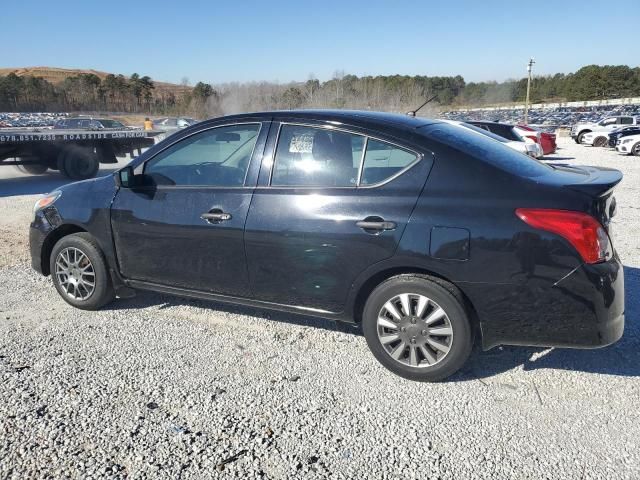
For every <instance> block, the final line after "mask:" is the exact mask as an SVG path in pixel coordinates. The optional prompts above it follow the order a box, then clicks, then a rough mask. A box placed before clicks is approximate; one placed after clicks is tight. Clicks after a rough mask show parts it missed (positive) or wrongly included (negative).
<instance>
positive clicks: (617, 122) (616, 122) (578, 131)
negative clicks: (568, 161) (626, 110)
mask: <svg viewBox="0 0 640 480" xmlns="http://www.w3.org/2000/svg"><path fill="white" fill-rule="evenodd" d="M631 125H640V117H633V116H629V115H619V116H616V117H605V118H603V119H602V120H600V121H598V122H595V123H589V122H587V123H576V124H575V125H574V126H573V127H571V138H573V139H574V140H575V142H576V143H582V138H583V137H584V136H585V135H586V134H587V133H589V132H600V133H609V132H611V131H612V130H615V129H616V128H620V127H624V126H631Z"/></svg>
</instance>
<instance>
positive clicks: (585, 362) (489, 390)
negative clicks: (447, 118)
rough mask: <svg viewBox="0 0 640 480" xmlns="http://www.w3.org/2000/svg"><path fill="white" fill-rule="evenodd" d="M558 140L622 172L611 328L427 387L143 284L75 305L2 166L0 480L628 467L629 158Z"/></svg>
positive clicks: (638, 258) (307, 334)
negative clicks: (42, 265) (43, 273)
mask: <svg viewBox="0 0 640 480" xmlns="http://www.w3.org/2000/svg"><path fill="white" fill-rule="evenodd" d="M563 140H564V139H561V146H562V147H563V148H562V150H560V151H559V152H558V155H557V157H575V159H574V158H570V159H567V160H562V161H566V162H568V163H583V164H593V165H606V166H612V167H615V168H619V169H621V170H623V171H624V173H625V180H624V182H623V184H622V185H621V186H620V187H619V188H618V190H617V199H618V204H619V206H620V210H619V215H618V217H617V218H616V222H615V223H616V225H615V226H616V238H615V244H616V247H617V249H618V251H619V252H620V254H621V256H622V258H623V260H624V263H625V265H626V267H627V269H626V286H627V328H626V332H625V336H624V337H623V339H622V340H621V341H620V342H619V343H617V344H616V345H614V346H612V347H609V348H606V349H602V350H594V351H574V350H561V349H533V348H511V347H505V348H499V349H494V350H492V351H490V352H485V353H481V352H474V354H473V355H472V358H471V360H470V361H469V363H468V364H467V366H466V367H465V369H464V370H463V371H462V372H461V373H460V374H458V375H456V376H455V377H454V378H453V379H452V380H451V381H449V382H447V383H442V384H419V383H413V382H410V381H407V380H404V379H401V378H399V377H396V376H394V375H393V374H391V373H389V372H387V371H386V370H385V369H383V368H382V367H381V366H379V365H378V364H377V363H376V361H375V360H374V359H373V356H372V355H371V354H370V353H369V352H368V349H367V347H366V344H365V341H364V338H363V337H362V336H361V335H360V334H359V333H358V332H357V331H351V330H350V329H348V328H344V327H343V328H336V326H335V325H334V324H332V323H330V322H324V321H320V320H315V319H311V318H305V317H295V316H292V315H288V314H281V313H273V312H266V311H259V310H249V309H242V308H235V307H228V306H222V305H219V304H214V303H207V302H200V301H192V300H182V299H176V298H173V297H168V296H161V295H155V294H141V295H139V296H138V297H136V298H134V299H130V300H119V301H117V302H116V303H114V304H112V305H111V306H109V307H107V308H106V309H104V310H102V311H100V312H83V311H80V310H75V309H73V308H71V307H70V306H68V305H67V304H66V303H65V302H64V301H63V300H62V299H61V298H59V297H58V295H57V294H56V293H55V291H54V289H53V287H52V285H51V282H50V279H48V278H43V277H39V276H37V275H36V274H35V273H33V272H32V271H31V270H30V268H29V265H28V264H27V262H26V258H27V257H26V255H25V254H24V248H25V245H26V230H25V226H26V225H27V223H28V219H29V217H30V215H31V213H30V208H31V204H32V200H33V198H30V197H24V196H19V195H15V194H11V193H7V192H9V187H8V185H9V184H10V183H9V182H7V181H6V180H3V179H2V178H1V177H0V212H2V213H3V217H4V218H2V219H0V242H1V243H2V244H3V245H2V247H0V253H2V256H0V258H2V259H3V263H2V264H0V285H1V286H2V295H1V296H0V376H1V380H2V381H1V382H0V422H1V427H0V478H27V477H29V478H45V477H48V478H60V477H72V478H98V477H100V478H102V477H114V478H124V477H132V478H146V477H153V478H177V477H184V478H211V477H217V476H219V477H221V478H222V477H223V478H233V477H236V478H293V477H300V476H305V477H307V478H325V477H331V478H421V479H422V478H434V479H435V478H444V479H454V478H456V479H459V478H469V479H475V478H487V479H489V478H491V479H513V478H535V479H538V478H562V479H569V478H576V479H579V478H585V479H588V478H602V479H614V478H615V479H617V478H629V479H632V478H640V449H639V447H640V440H639V439H640V421H639V420H640V419H639V418H638V417H639V406H638V405H639V399H640V382H639V381H638V376H639V375H640V328H639V327H638V321H639V312H640V297H639V292H638V287H639V285H640V273H639V272H640V269H639V268H640V241H639V238H638V231H640V206H639V205H638V201H639V200H640V191H639V190H640V158H629V157H620V156H618V155H616V154H615V153H613V152H608V151H604V150H601V149H595V148H587V147H581V146H577V145H575V144H573V143H572V142H569V141H566V140H564V141H563ZM0 175H3V172H2V170H0ZM38 181H41V182H45V183H46V182H47V181H48V180H40V179H33V180H29V181H28V182H32V183H29V185H30V188H27V189H24V190H23V191H22V192H16V193H34V191H33V189H35V190H37V185H38V183H37V182H38ZM25 182H27V181H26V180H25ZM28 182H27V183H28ZM25 184H26V183H25ZM8 195H10V196H8ZM2 197H4V198H2ZM12 225H19V228H21V229H22V230H21V231H20V235H22V236H21V237H17V236H16V235H15V234H13V233H10V232H11V231H12V228H10V227H11V226H12ZM12 252H13V255H11V253H12Z"/></svg>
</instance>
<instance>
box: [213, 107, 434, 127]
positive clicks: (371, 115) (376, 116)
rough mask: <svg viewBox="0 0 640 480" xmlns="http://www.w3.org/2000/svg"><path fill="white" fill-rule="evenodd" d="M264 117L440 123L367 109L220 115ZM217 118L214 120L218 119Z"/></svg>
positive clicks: (420, 124)
mask: <svg viewBox="0 0 640 480" xmlns="http://www.w3.org/2000/svg"><path fill="white" fill-rule="evenodd" d="M248 117H251V118H256V117H265V119H267V118H269V119H270V118H273V119H274V120H282V119H285V118H286V119H291V118H294V119H299V120H311V119H313V120H326V121H334V122H339V123H351V122H356V123H361V124H373V125H377V126H394V127H404V128H410V129H415V128H420V127H423V126H425V125H431V124H434V123H440V121H439V120H433V119H430V118H425V117H412V116H409V115H401V114H398V113H388V112H373V111H369V110H329V109H327V110H324V109H318V110H275V111H268V112H256V113H243V114H239V115H229V116H226V117H222V118H223V119H234V120H236V119H237V120H240V119H242V118H248ZM220 119H221V118H217V119H215V120H220Z"/></svg>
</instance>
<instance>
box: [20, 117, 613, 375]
mask: <svg viewBox="0 0 640 480" xmlns="http://www.w3.org/2000/svg"><path fill="white" fill-rule="evenodd" d="M621 179H622V175H621V173H620V172H619V171H617V170H611V169H605V168H593V167H570V166H566V165H565V166H559V165H558V166H552V165H545V164H542V163H540V162H538V161H537V160H535V159H532V158H529V157H527V156H526V155H523V154H521V153H518V152H516V151H514V150H512V149H510V148H508V147H505V146H504V145H502V144H501V143H500V142H497V141H495V140H493V139H491V138H488V137H487V136H485V135H481V134H478V133H477V132H474V131H473V130H470V129H466V128H460V127H458V126H455V125H451V124H447V123H443V122H439V121H437V120H428V119H423V118H413V117H410V116H401V115H391V114H385V113H373V112H350V111H290V112H273V113H258V114H246V115H237V116H230V117H223V118H217V119H213V120H209V121H205V122H202V123H198V124H196V125H193V126H190V127H188V128H186V129H184V130H182V131H180V132H178V133H176V134H175V135H173V136H171V137H169V138H167V139H166V140H165V141H163V142H160V143H158V144H156V145H155V146H153V147H152V148H150V149H149V150H148V151H146V152H145V153H144V154H142V155H141V156H139V157H138V158H136V159H135V160H133V161H132V162H131V163H130V164H129V165H128V166H127V167H125V168H123V169H121V170H119V171H118V172H116V173H115V174H113V175H109V176H106V177H102V178H98V179H93V180H86V181H83V182H78V183H73V184H69V185H66V186H64V187H62V188H60V189H59V190H57V191H55V192H52V193H50V194H48V195H46V196H45V197H43V198H41V199H39V200H38V202H37V204H36V205H35V218H34V220H33V223H32V224H31V231H30V244H31V256H32V263H33V267H34V268H35V269H36V270H37V271H39V272H41V273H43V274H44V275H51V276H52V278H53V283H54V285H55V288H56V289H57V290H58V292H59V293H60V295H61V296H62V298H64V300H66V301H67V302H68V303H70V304H71V305H73V306H75V307H78V308H83V309H88V310H93V309H97V308H100V307H102V306H103V305H105V304H107V303H108V302H110V301H112V300H113V299H114V297H115V296H116V295H117V296H122V297H124V296H129V295H131V294H132V293H133V292H134V291H135V290H138V289H140V290H153V291H157V292H163V293H170V294H176V295H184V296H189V297H198V298H203V299H212V300H220V301H227V302H232V303H239V304H246V305H252V306H257V307H266V308H273V309H278V310H285V311H289V312H294V313H295V312H298V313H304V314H311V315H317V316H320V317H325V318H329V319H333V320H339V321H348V322H358V323H361V324H362V329H363V331H364V335H365V337H366V340H367V343H368V345H369V347H370V349H371V351H372V352H373V354H374V355H375V357H376V358H377V359H378V360H379V361H380V363H382V364H383V365H384V366H385V367H387V368H388V369H389V370H391V371H393V372H395V373H397V374H398V375H401V376H403V377H406V378H410V379H414V380H428V381H435V380H441V379H444V378H446V377H448V376H449V375H451V374H453V373H454V372H456V371H457V370H458V369H459V368H460V367H461V366H462V365H463V364H464V362H465V361H466V359H467V357H468V356H469V352H470V351H471V347H472V344H473V342H474V341H478V342H480V343H481V345H482V347H483V348H484V349H489V348H492V347H494V346H496V345H500V344H509V345H536V346H562V347H601V346H604V345H608V344H611V343H613V342H615V341H616V340H618V339H619V338H620V337H621V336H622V333H623V329H624V285H623V272H622V265H621V263H620V259H619V258H618V255H617V253H616V251H615V249H614V247H613V244H612V241H611V233H612V232H611V229H610V221H611V217H612V216H613V215H614V214H615V210H616V202H615V199H614V197H613V194H612V191H613V188H614V187H615V185H616V184H617V183H618V182H620V180H621Z"/></svg>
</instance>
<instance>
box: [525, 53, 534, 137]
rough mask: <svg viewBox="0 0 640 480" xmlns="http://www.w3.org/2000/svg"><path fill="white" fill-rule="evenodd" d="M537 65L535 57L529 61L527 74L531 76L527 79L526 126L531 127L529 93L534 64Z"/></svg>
mask: <svg viewBox="0 0 640 480" xmlns="http://www.w3.org/2000/svg"><path fill="white" fill-rule="evenodd" d="M534 63H536V62H534V61H533V57H531V58H530V59H529V63H528V64H527V72H528V74H529V76H528V78H527V100H526V102H525V104H524V124H525V125H529V91H530V90H531V68H532V67H533V64H534Z"/></svg>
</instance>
